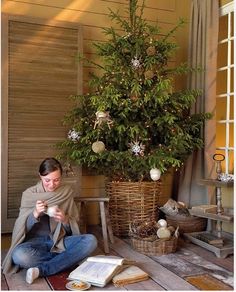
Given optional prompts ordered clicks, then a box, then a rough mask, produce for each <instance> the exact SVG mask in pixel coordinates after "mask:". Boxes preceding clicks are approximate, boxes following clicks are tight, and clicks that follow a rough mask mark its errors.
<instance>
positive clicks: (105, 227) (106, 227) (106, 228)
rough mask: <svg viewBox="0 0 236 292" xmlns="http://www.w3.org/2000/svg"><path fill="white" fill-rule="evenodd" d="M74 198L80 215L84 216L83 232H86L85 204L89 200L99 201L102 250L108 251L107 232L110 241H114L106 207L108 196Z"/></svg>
mask: <svg viewBox="0 0 236 292" xmlns="http://www.w3.org/2000/svg"><path fill="white" fill-rule="evenodd" d="M74 200H75V202H76V203H80V204H81V214H80V216H84V223H85V232H86V220H85V205H86V203H89V202H97V203H99V207H100V216H101V223H102V235H103V242H104V251H105V253H109V245H108V234H109V237H110V241H111V243H114V237H113V232H112V227H111V222H110V216H109V209H108V203H109V200H110V199H109V198H108V197H75V198H74ZM107 232H108V234H107Z"/></svg>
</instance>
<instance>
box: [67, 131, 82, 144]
mask: <svg viewBox="0 0 236 292" xmlns="http://www.w3.org/2000/svg"><path fill="white" fill-rule="evenodd" d="M67 137H68V139H70V140H71V141H73V142H76V141H79V139H80V133H78V132H76V130H75V129H72V130H70V131H69V132H68V135H67Z"/></svg>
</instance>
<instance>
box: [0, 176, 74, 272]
mask: <svg viewBox="0 0 236 292" xmlns="http://www.w3.org/2000/svg"><path fill="white" fill-rule="evenodd" d="M37 200H44V201H47V203H48V207H50V206H54V205H58V206H59V208H60V209H62V210H63V211H64V212H65V214H67V215H69V224H70V227H71V230H72V234H73V235H76V234H80V231H79V226H78V223H77V220H79V212H78V208H77V207H76V204H75V202H74V200H73V190H72V188H71V186H70V185H66V184H61V185H60V186H59V187H58V188H57V189H56V190H55V191H54V192H45V191H44V188H43V185H42V182H41V181H40V182H38V183H37V184H36V185H35V186H33V187H30V188H28V189H27V190H26V191H25V192H23V194H22V199H21V207H20V213H19V216H18V218H17V219H16V222H15V226H14V229H13V233H12V242H11V247H10V249H9V251H8V253H7V255H6V257H5V259H4V262H3V264H2V268H3V273H4V274H6V273H14V272H17V270H18V269H19V267H18V266H16V265H14V263H13V262H12V257H11V255H12V251H13V249H14V248H15V247H16V245H18V244H20V243H21V242H23V241H24V239H25V235H26V220H27V218H28V216H29V214H30V213H31V212H32V211H33V210H34V208H35V204H36V201H37ZM49 222H50V230H51V234H52V239H53V242H54V245H53V247H52V251H53V252H62V251H63V250H64V249H65V248H64V244H63V237H64V235H65V230H64V228H62V224H61V223H58V222H56V221H55V220H54V219H53V218H51V217H50V221H49Z"/></svg>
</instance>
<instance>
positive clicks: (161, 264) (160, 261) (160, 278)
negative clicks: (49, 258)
mask: <svg viewBox="0 0 236 292" xmlns="http://www.w3.org/2000/svg"><path fill="white" fill-rule="evenodd" d="M88 232H90V233H93V234H95V236H96V237H97V238H98V243H99V246H98V248H97V249H96V251H95V252H94V253H93V254H94V255H96V254H104V250H103V247H104V246H103V238H102V232H101V227H99V226H92V227H89V228H88ZM179 243H180V244H179V248H178V249H177V251H176V252H175V253H172V254H168V255H162V256H146V255H144V254H140V253H138V252H136V251H135V250H134V249H132V247H131V246H130V240H129V239H121V238H117V237H115V243H114V244H110V254H112V255H118V256H121V257H125V258H129V259H135V260H136V261H137V264H138V265H139V266H140V267H141V268H142V269H143V270H144V271H146V272H147V273H148V274H149V275H150V279H149V280H146V281H142V282H138V283H134V284H129V285H125V286H124V287H115V286H114V285H113V284H112V282H110V283H109V284H108V285H106V287H105V288H99V287H95V286H92V287H91V288H90V290H99V291H104V289H105V290H110V291H112V290H113V291H114V290H118V291H138V290H143V291H145V290H150V291H151V290H152V291H163V290H168V291H170V290H171V291H174V290H180V291H186V290H187V291H190V290H198V289H197V288H196V287H195V286H193V285H191V284H190V283H188V282H187V281H186V279H185V278H186V277H187V276H191V275H202V274H203V273H205V274H209V275H212V276H213V277H215V278H217V279H219V280H220V281H222V282H224V283H226V284H228V285H231V286H233V269H234V266H233V264H234V261H233V259H234V257H233V255H232V256H228V257H227V258H225V259H220V258H217V257H216V256H215V255H214V254H213V253H211V252H210V251H208V250H205V249H203V248H202V247H199V246H197V245H194V244H193V243H190V242H186V241H183V240H181V239H180V242H179ZM5 253H6V252H5V251H4V250H2V260H3V258H4V256H5ZM25 273H26V271H25V270H21V271H20V272H18V273H16V274H14V275H6V277H5V276H4V275H2V277H1V290H3V291H6V290H21V291H30V290H31V291H32V290H37V291H43V290H47V291H50V290H52V289H51V288H50V285H49V284H48V282H47V281H46V279H44V278H40V279H37V280H35V282H34V283H33V284H31V285H29V284H27V283H26V282H25ZM65 289H66V288H65ZM232 290H233V289H232Z"/></svg>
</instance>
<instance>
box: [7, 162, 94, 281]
mask: <svg viewBox="0 0 236 292" xmlns="http://www.w3.org/2000/svg"><path fill="white" fill-rule="evenodd" d="M39 176H40V181H39V182H38V183H37V184H36V185H35V186H33V187H30V188H28V189H27V190H26V191H25V192H23V195H22V199H21V207H20V214H19V217H18V218H17V220H16V222H15V226H14V229H13V234H12V242H11V247H10V249H9V251H8V254H7V256H6V258H5V260H4V262H3V265H2V268H3V273H4V274H6V273H13V272H16V271H17V270H18V269H19V268H25V269H27V272H26V282H27V283H29V284H32V283H33V281H34V280H35V279H37V278H38V277H45V276H49V275H53V274H56V273H58V272H61V271H63V270H65V269H67V268H71V267H73V266H75V265H76V264H78V262H79V261H80V260H82V259H84V258H85V257H87V256H88V255H89V254H91V253H92V252H93V251H94V250H95V249H96V247H97V239H96V238H95V237H94V236H93V235H92V234H82V235H81V234H80V232H79V227H78V223H77V220H78V218H79V214H78V209H77V207H76V205H75V202H74V200H73V190H72V188H71V186H69V185H66V184H63V183H62V182H61V180H62V167H61V164H60V163H59V161H57V160H56V159H55V158H46V159H45V160H44V161H43V162H42V163H41V165H40V167H39ZM52 206H55V208H54V210H53V209H52V208H50V209H51V210H52V211H53V212H49V210H50V209H48V208H49V207H52ZM47 210H48V214H47ZM49 215H50V216H49Z"/></svg>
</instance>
